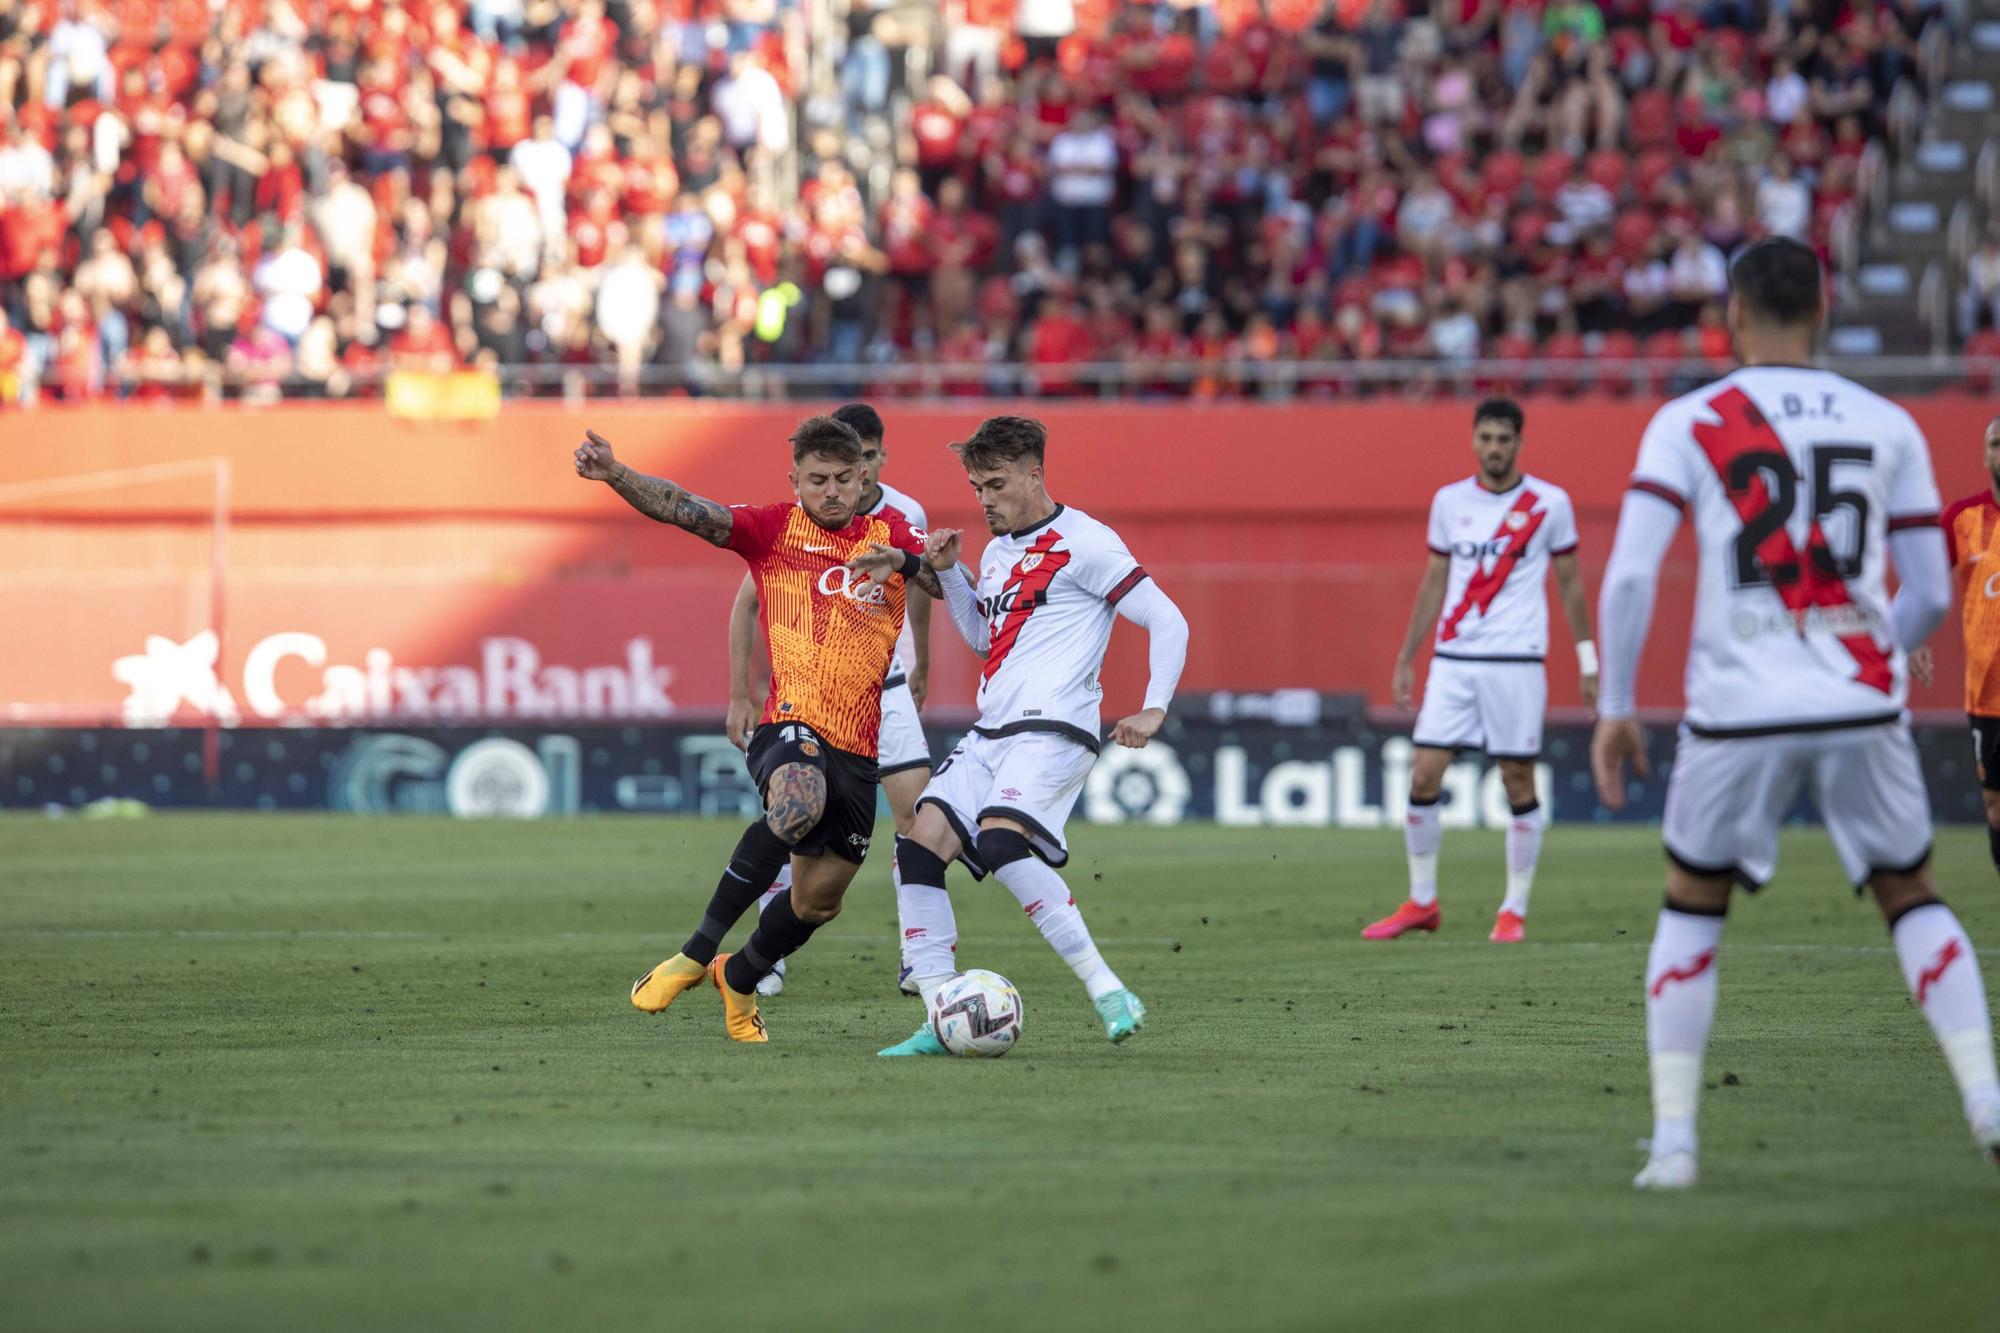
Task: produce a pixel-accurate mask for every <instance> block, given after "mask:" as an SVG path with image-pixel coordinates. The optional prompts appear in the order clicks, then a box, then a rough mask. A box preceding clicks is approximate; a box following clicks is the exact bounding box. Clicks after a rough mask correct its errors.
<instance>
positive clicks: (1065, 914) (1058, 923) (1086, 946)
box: [993, 856, 1125, 1000]
mask: <svg viewBox="0 0 2000 1333" xmlns="http://www.w3.org/2000/svg"><path fill="white" fill-rule="evenodd" d="M993 873H994V874H995V875H997V876H999V879H1000V882H1001V883H1002V884H1004V885H1006V886H1007V892H1009V893H1011V894H1013V895H1014V901H1016V902H1018V903H1020V904H1021V910H1022V911H1024V912H1026V913H1027V914H1028V919H1029V920H1030V921H1032V922H1034V923H1035V926H1036V928H1037V929H1039V930H1040V931H1041V932H1042V938H1043V939H1045V940H1047V941H1048V942H1049V947H1050V948H1052V949H1054V950H1055V951H1056V952H1057V953H1058V954H1060V955H1061V956H1062V960H1063V961H1064V962H1065V963H1068V964H1069V967H1070V971H1072V972H1074V973H1076V975H1077V979H1078V980H1080V981H1081V982H1083V988H1084V990H1085V991H1087V992H1089V994H1090V998H1091V999H1093V1000H1095V999H1096V998H1098V997H1099V996H1100V995H1109V994H1110V993H1111V992H1112V991H1115V990H1123V989H1124V988H1125V983H1124V982H1122V981H1120V980H1119V979H1118V974H1117V973H1115V972H1113V971H1112V970H1111V969H1110V968H1109V967H1107V966H1106V965H1105V962H1104V956H1103V955H1102V954H1100V953H1098V952H1097V945H1096V943H1095V942H1094V941H1093V940H1092V939H1091V938H1090V927H1088V926H1086V925H1084V924H1083V913H1081V912H1079V911H1077V910H1076V899H1074V898H1072V897H1070V894H1069V885H1067V884H1065V883H1064V882H1063V877H1062V876H1061V875H1058V874H1057V873H1056V872H1055V871H1053V870H1051V869H1050V868H1049V867H1048V866H1047V865H1045V864H1044V863H1043V862H1042V861H1041V860H1040V858H1038V857H1033V856H1024V857H1022V858H1021V859H1020V860H1018V861H1009V862H1008V863H1007V864H1006V865H1003V866H1001V867H1000V868H999V869H998V870H996V871H994V872H993Z"/></svg>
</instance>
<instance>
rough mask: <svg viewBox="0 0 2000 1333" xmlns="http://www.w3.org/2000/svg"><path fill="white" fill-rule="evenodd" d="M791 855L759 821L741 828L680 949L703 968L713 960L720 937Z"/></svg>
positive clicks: (781, 839) (787, 848)
mask: <svg viewBox="0 0 2000 1333" xmlns="http://www.w3.org/2000/svg"><path fill="white" fill-rule="evenodd" d="M791 855H792V845H791V844H790V843H788V842H786V841H785V840H784V839H783V838H780V837H779V836H778V835H777V834H775V833H773V832H772V831H771V826H770V825H769V824H766V823H765V822H764V821H763V820H761V819H760V820H758V821H757V822H756V823H754V824H752V825H751V826H750V827H749V828H747V829H744V830H743V836H742V838H741V839H739V840H738V841H737V843H736V854H735V855H734V856H732V857H730V858H729V865H728V868H727V869H725V870H724V871H723V872H722V879H721V881H720V882H719V883H718V884H716V886H715V896H714V897H712V898H710V899H709V900H708V910H707V911H706V912H704V913H702V917H701V924H700V925H699V926H696V927H695V931H694V934H692V935H690V936H688V942H687V943H686V944H684V945H682V946H681V952H682V953H684V954H686V955H687V956H688V957H689V958H691V959H693V960H694V961H695V962H697V963H700V964H701V965H702V966H703V967H707V966H708V965H709V964H710V963H712V962H714V961H715V951H716V950H717V949H719V948H721V947H722V937H723V936H724V935H727V934H728V933H729V928H730V927H731V926H733V925H735V924H736V923H737V921H738V920H739V919H741V917H742V916H743V914H744V913H745V912H747V911H749V910H750V908H751V906H752V905H753V904H754V903H756V901H757V900H758V899H759V898H761V897H763V896H764V890H766V889H768V888H770V887H771V881H772V880H774V879H776V878H777V877H778V872H779V871H780V870H783V869H784V868H785V862H786V861H787V860H789V859H791Z"/></svg>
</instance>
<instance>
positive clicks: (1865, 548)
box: [1632, 366, 1938, 736]
mask: <svg viewBox="0 0 2000 1333" xmlns="http://www.w3.org/2000/svg"><path fill="white" fill-rule="evenodd" d="M1632 486H1633V489H1635V490H1639V491H1645V492H1647V493H1649V494H1651V495H1654V496H1657V497H1659V498H1660V499H1662V500H1664V501H1666V502H1668V503H1670V504H1673V505H1676V506H1679V507H1680V508H1681V509H1683V510H1684V511H1685V512H1686V513H1687V514H1688V515H1689V516H1690V517H1691V518H1692V519H1693V521H1694V529H1695V543H1696V548H1697V552H1696V563H1697V583H1696V590H1695V610H1694V636H1693V642H1692V644H1691V645H1690V647H1689V650H1688V665H1687V721H1688V725H1689V726H1690V727H1691V728H1692V729H1693V730H1694V731H1695V733H1696V734H1698V735H1709V736H1717V735H1720V736H1728V735H1755V734H1761V733H1767V732H1774V731H1788V730H1815V729H1821V728H1828V727H1838V726H1842V725H1864V724H1867V723H1871V722H1881V721H1888V720H1890V719H1893V718H1896V717H1899V716H1900V715H1901V714H1902V711H1903V703H1904V699H1905V697H1906V695H1907V693H1908V687H1909V681H1908V677H1907V674H1906V671H1905V664H1904V661H1903V653H1902V651H1901V650H1900V649H1899V648H1897V647H1896V643H1895V638H1894V634H1893V631H1892V629H1891V626H1890V624H1889V599H1888V594H1887V591H1886V590H1885V587H1884V577H1883V576H1884V573H1885V570H1886V567H1887V561H1888V534H1889V533H1890V532H1893V531H1895V530H1896V529H1898V528H1905V527H1917V526H1922V525H1925V524H1935V523H1936V522H1937V521H1938V493H1937V482H1936V480H1935V479H1934V478H1933V477H1932V474H1931V459H1930V450H1929V447H1928V446H1927V445H1926V444H1925V442H1924V437H1923V432H1922V431H1920V430H1919V429H1918V428H1917V424H1916V422H1915V421H1914V420H1912V419H1911V417H1910V414H1909V413H1908V412H1906V411H1904V410H1903V409H1902V408H1900V407H1898V406H1897V405H1896V404H1894V403H1892V402H1890V401H1889V400H1888V399H1886V398H1884V397H1882V396H1881V395H1879V394H1876V393H1873V392H1871V391H1870V390H1867V389H1864V388H1862V387H1861V386H1860V385H1858V384H1855V383H1854V382H1852V381H1851V380H1847V379H1843V378H1842V377H1840V376H1839V375H1835V374H1833V373H1831V372H1830V371H1823V370H1812V369H1807V368H1804V367H1792V366H1746V367H1744V368H1742V369H1740V370H1737V371H1735V372H1733V373H1732V374H1730V375H1727V376H1725V377H1724V378H1722V379H1720V380H1717V381H1716V382H1715V383H1713V384H1710V385H1708V386H1706V387H1705V388H1701V389H1697V390H1696V391H1695V392H1693V393H1691V394H1688V395H1686V396H1684V397H1681V398H1676V399H1675V400H1673V401H1672V402H1670V403H1668V404H1667V405H1666V406H1665V407H1662V408H1661V409H1660V410H1659V412H1658V413H1656V414H1655V415H1654V417H1653V420H1652V424H1651V425H1649V426H1648V427H1647V428H1646V434H1645V437H1644V439H1643V440H1642V441H1641V443H1640V445H1639V463H1638V467H1637V468H1636V469H1635V470H1634V472H1633V476H1632Z"/></svg>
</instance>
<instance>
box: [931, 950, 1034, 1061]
mask: <svg viewBox="0 0 2000 1333" xmlns="http://www.w3.org/2000/svg"><path fill="white" fill-rule="evenodd" d="M931 1031H932V1032H933V1033H935V1034H936V1035H937V1039H938V1040H939V1041H941V1042H943V1043H944V1046H945V1049H946V1050H948V1051H950V1052H951V1053H952V1054H953V1055H979V1056H995V1055H1005V1054H1007V1052H1008V1051H1011V1050H1013V1049H1014V1042H1015V1041H1016V1040H1017V1039H1018V1038H1019V1037H1020V1035H1021V992H1019V991H1017V990H1015V989H1014V983H1013V982H1011V981H1009V980H1007V978H1005V977H1003V976H1001V975H1000V974H999V973H998V972H988V971H986V970H984V969H983V968H974V969H973V970H972V971H970V972H960V973H959V974H958V975H957V976H954V977H953V978H952V979H951V980H950V981H947V982H945V983H944V985H942V986H940V987H938V990H937V994H935V995H933V996H931Z"/></svg>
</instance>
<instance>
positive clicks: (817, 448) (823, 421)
mask: <svg viewBox="0 0 2000 1333" xmlns="http://www.w3.org/2000/svg"><path fill="white" fill-rule="evenodd" d="M807 454H818V455H819V456H820V457H821V458H830V459H832V460H833V461H834V462H836V463H859V462H860V461H861V437H860V436H859V435H856V434H855V433H854V427H852V426H850V425H848V424H847V423H846V422H845V421H840V420H837V419H836V418H834V417H807V418H806V419H805V420H804V421H801V422H800V423H799V428H798V429H797V430H795V431H793V432H792V462H793V463H798V462H800V461H802V460H803V459H804V458H805V456H806V455H807Z"/></svg>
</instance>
